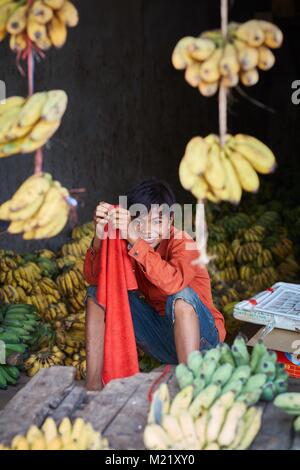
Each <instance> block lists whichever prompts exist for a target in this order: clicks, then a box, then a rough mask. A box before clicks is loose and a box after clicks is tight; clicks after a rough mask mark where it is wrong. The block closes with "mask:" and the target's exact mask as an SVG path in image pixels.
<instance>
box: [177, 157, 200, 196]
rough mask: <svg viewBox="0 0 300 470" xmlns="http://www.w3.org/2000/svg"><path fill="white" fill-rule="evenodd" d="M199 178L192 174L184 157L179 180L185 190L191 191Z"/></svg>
mask: <svg viewBox="0 0 300 470" xmlns="http://www.w3.org/2000/svg"><path fill="white" fill-rule="evenodd" d="M197 179H198V176H197V175H196V174H195V173H192V172H191V170H190V169H189V166H188V165H187V163H186V160H185V158H184V157H183V158H182V160H181V162H180V164H179V180H180V183H181V184H182V186H183V188H184V189H187V190H190V189H191V188H192V187H193V186H194V184H195V183H196V182H197Z"/></svg>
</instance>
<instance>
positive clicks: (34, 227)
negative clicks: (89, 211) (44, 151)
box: [0, 173, 70, 240]
mask: <svg viewBox="0 0 300 470" xmlns="http://www.w3.org/2000/svg"><path fill="white" fill-rule="evenodd" d="M68 197H69V192H68V190H67V189H66V188H64V187H63V186H62V185H61V184H60V183H59V181H53V179H52V176H51V175H50V173H41V174H36V175H32V176H30V177H29V178H28V179H27V180H26V181H24V183H22V184H21V186H20V187H19V188H18V190H17V191H16V193H15V194H14V195H13V197H12V198H11V199H9V200H8V201H6V202H4V203H3V204H2V205H1V206H0V219H2V220H8V221H10V224H9V226H8V229H7V230H8V232H9V233H13V234H16V233H22V234H23V238H24V240H32V239H41V238H50V237H54V236H55V235H57V234H58V233H59V232H60V231H61V230H62V229H63V228H64V226H65V225H66V223H67V221H68V217H69V210H70V205H69V203H68Z"/></svg>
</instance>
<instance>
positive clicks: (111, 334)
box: [97, 224, 139, 384]
mask: <svg viewBox="0 0 300 470" xmlns="http://www.w3.org/2000/svg"><path fill="white" fill-rule="evenodd" d="M108 225H109V224H107V225H106V226H105V231H106V232H107V231H108ZM115 233H116V237H115V238H109V236H107V237H106V238H105V239H104V240H102V242H101V252H100V269H99V277H98V283H97V301H98V302H99V304H101V305H102V306H103V307H104V309H105V337H104V366H103V373H102V381H103V383H104V384H107V383H108V382H109V381H110V380H112V379H118V378H122V377H129V376H131V375H134V374H136V373H138V372H139V364H138V356H137V349H136V341H135V336H134V329H133V324H132V318H131V312H130V305H129V300H128V293H127V290H131V289H137V288H138V286H137V281H136V278H135V274H134V272H133V269H132V264H131V261H130V258H129V256H128V252H127V242H126V240H124V239H121V238H120V234H119V230H116V232H115Z"/></svg>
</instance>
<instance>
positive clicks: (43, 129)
mask: <svg viewBox="0 0 300 470" xmlns="http://www.w3.org/2000/svg"><path fill="white" fill-rule="evenodd" d="M59 126H60V120H56V121H50V122H49V121H45V120H43V119H41V120H40V121H38V122H37V123H36V124H35V126H34V128H33V130H32V132H31V133H30V138H31V139H32V140H35V141H45V142H46V141H47V140H49V139H50V137H52V135H53V134H54V133H55V132H56V131H57V129H58V128H59Z"/></svg>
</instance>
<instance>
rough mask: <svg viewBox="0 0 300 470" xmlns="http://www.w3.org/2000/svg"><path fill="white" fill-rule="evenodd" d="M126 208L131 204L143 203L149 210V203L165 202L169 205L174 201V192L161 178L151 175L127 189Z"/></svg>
mask: <svg viewBox="0 0 300 470" xmlns="http://www.w3.org/2000/svg"><path fill="white" fill-rule="evenodd" d="M126 196H127V209H130V206H131V205H133V204H144V206H146V207H147V210H148V211H149V210H150V209H151V204H159V205H161V204H167V205H168V206H169V207H170V206H172V205H173V204H175V203H176V198H175V194H174V193H173V191H172V189H171V187H170V185H169V184H168V183H167V182H166V181H163V180H159V179H158V178H156V177H152V178H149V179H146V180H144V181H142V182H141V183H138V184H137V185H136V186H134V187H133V188H132V189H130V190H129V191H128V193H127V194H126Z"/></svg>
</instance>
